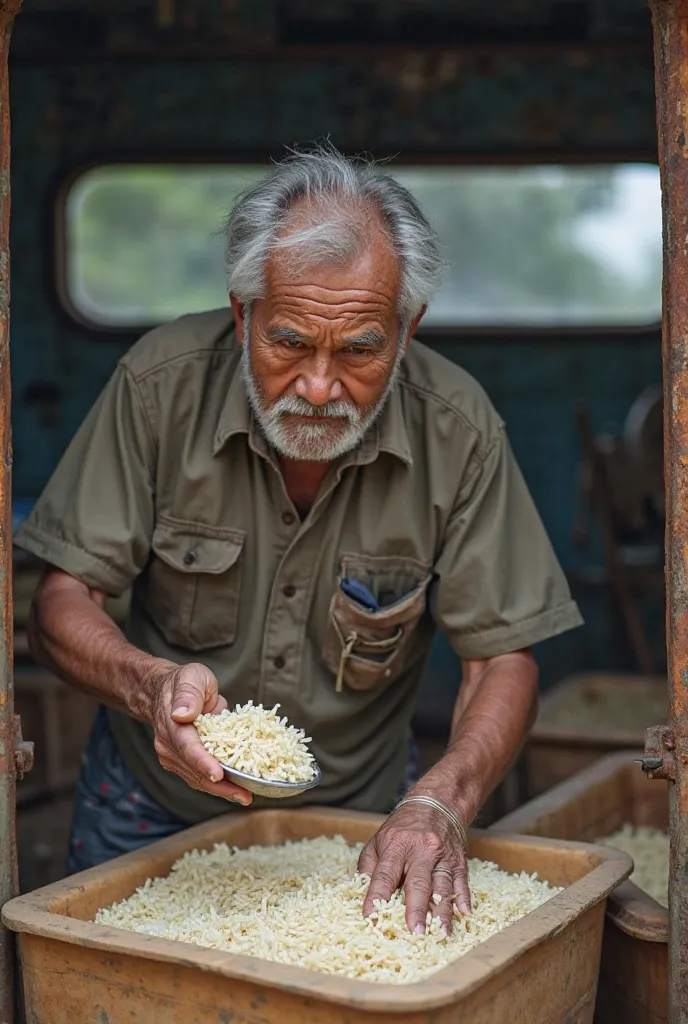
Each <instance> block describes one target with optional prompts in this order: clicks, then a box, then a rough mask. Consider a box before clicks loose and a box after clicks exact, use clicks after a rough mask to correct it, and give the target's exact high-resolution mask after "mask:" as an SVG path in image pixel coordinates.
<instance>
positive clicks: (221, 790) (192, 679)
mask: <svg viewBox="0 0 688 1024" xmlns="http://www.w3.org/2000/svg"><path fill="white" fill-rule="evenodd" d="M153 685H154V688H155V692H154V694H153V695H152V700H151V717H152V721H151V725H152V726H153V731H154V734H155V744H154V745H155V752H156V754H157V755H158V759H159V761H160V764H161V765H162V766H163V768H164V769H165V770H166V771H168V772H174V773H175V774H176V775H179V777H180V778H182V779H184V782H186V783H187V785H189V786H191V788H192V789H199V790H201V792H203V793H210V795H211V796H220V797H223V798H224V799H225V800H233V801H235V802H236V803H240V804H242V805H243V806H244V807H247V806H248V805H249V804H250V803H251V801H252V799H253V797H252V796H251V794H250V793H249V792H248V791H247V790H245V789H241V787H239V786H235V785H233V783H231V782H227V780H226V779H225V777H224V772H223V770H222V765H221V764H220V762H219V761H217V760H216V759H215V758H214V757H213V756H212V755H211V754H209V753H208V751H207V750H206V749H205V747H204V746H203V743H202V742H201V738H200V736H199V735H198V731H197V729H196V727H195V726H194V724H193V723H194V720H195V719H196V718H197V717H198V715H201V714H212V715H216V714H219V712H220V711H222V710H223V709H224V708H226V707H227V701H226V700H225V699H224V697H221V696H220V693H219V690H218V685H217V679H216V678H215V676H214V675H213V673H212V672H211V671H210V669H208V668H206V667H205V665H200V664H191V665H174V666H171V667H170V668H169V669H168V670H166V671H165V673H164V674H163V675H162V677H158V678H157V679H156V680H155V682H154V684H153Z"/></svg>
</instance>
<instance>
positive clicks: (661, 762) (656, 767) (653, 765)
mask: <svg viewBox="0 0 688 1024" xmlns="http://www.w3.org/2000/svg"><path fill="white" fill-rule="evenodd" d="M675 748H676V740H675V739H674V733H673V730H672V729H670V728H669V726H668V725H651V726H650V728H649V729H646V730H645V753H644V754H643V756H642V757H637V758H635V763H636V764H639V765H640V766H641V768H642V769H643V771H644V772H645V774H646V775H647V777H648V779H666V780H667V782H676V761H675V759H674V750H675Z"/></svg>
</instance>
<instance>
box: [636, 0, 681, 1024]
mask: <svg viewBox="0 0 688 1024" xmlns="http://www.w3.org/2000/svg"><path fill="white" fill-rule="evenodd" d="M650 8H651V10H652V22H653V28H654V46H655V91H656V98H657V131H658V137H659V167H660V176H661V182H662V221H663V231H664V245H663V251H664V284H663V292H664V293H663V302H662V363H663V377H664V459H665V465H664V477H665V487H666V562H665V564H666V570H665V572H666V586H667V601H666V609H667V613H666V626H667V656H668V676H669V724H668V726H655V727H653V728H652V729H648V731H647V740H646V748H645V756H646V761H645V764H644V768H645V770H646V771H647V772H648V773H649V775H650V777H651V778H665V779H668V780H669V792H670V812H671V819H670V837H671V844H670V846H671V853H670V864H669V1021H670V1022H671V1024H688V0H650Z"/></svg>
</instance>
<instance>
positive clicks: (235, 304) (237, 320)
mask: <svg viewBox="0 0 688 1024" xmlns="http://www.w3.org/2000/svg"><path fill="white" fill-rule="evenodd" d="M229 301H230V303H231V306H232V313H234V329H235V330H236V336H237V341H238V342H239V344H240V345H243V343H244V307H243V305H242V303H241V302H239V300H238V299H237V297H236V295H232V293H231V292H230V294H229Z"/></svg>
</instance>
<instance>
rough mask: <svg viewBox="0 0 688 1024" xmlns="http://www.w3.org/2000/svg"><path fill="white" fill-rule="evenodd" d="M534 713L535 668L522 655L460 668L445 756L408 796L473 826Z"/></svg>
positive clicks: (509, 761)
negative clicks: (430, 799)
mask: <svg viewBox="0 0 688 1024" xmlns="http://www.w3.org/2000/svg"><path fill="white" fill-rule="evenodd" d="M536 713H537V666H536V664H535V661H534V659H533V658H532V656H531V655H530V654H529V653H527V652H523V651H519V652H517V653H515V654H513V655H504V656H501V657H499V658H494V659H489V660H488V661H486V662H483V663H475V662H474V663H469V664H468V666H464V680H463V684H462V688H461V693H460V695H459V699H458V700H457V702H456V706H455V709H454V714H453V717H452V728H451V735H450V739H449V745H448V747H447V752H446V754H445V756H444V757H443V758H442V759H441V760H440V761H439V762H438V763H437V764H436V765H435V766H434V767H433V768H432V769H431V770H430V771H429V772H428V773H427V774H426V775H425V776H423V778H422V779H421V780H420V782H419V783H418V785H417V786H416V787H415V788H414V790H413V792H414V793H418V794H422V793H425V794H427V795H432V796H435V797H436V798H437V799H441V800H444V801H445V802H446V803H448V804H449V805H450V806H451V807H452V808H453V809H454V810H455V811H456V812H457V813H458V814H459V816H460V817H461V818H462V820H464V821H467V822H470V821H472V820H473V818H474V817H475V815H476V814H477V812H478V811H479V809H480V807H481V806H482V805H483V803H484V802H485V800H486V799H487V797H488V796H489V795H490V793H491V792H492V791H493V790H494V788H495V787H496V786H497V785H498V783H499V782H500V780H501V779H502V778H503V777H504V775H505V774H506V772H507V771H508V770H509V768H510V766H511V765H512V764H513V762H514V760H515V759H516V757H517V755H518V753H519V751H520V749H521V747H522V745H523V742H524V740H525V737H526V735H527V733H528V730H529V729H530V727H531V726H532V724H533V722H534V720H535V715H536Z"/></svg>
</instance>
